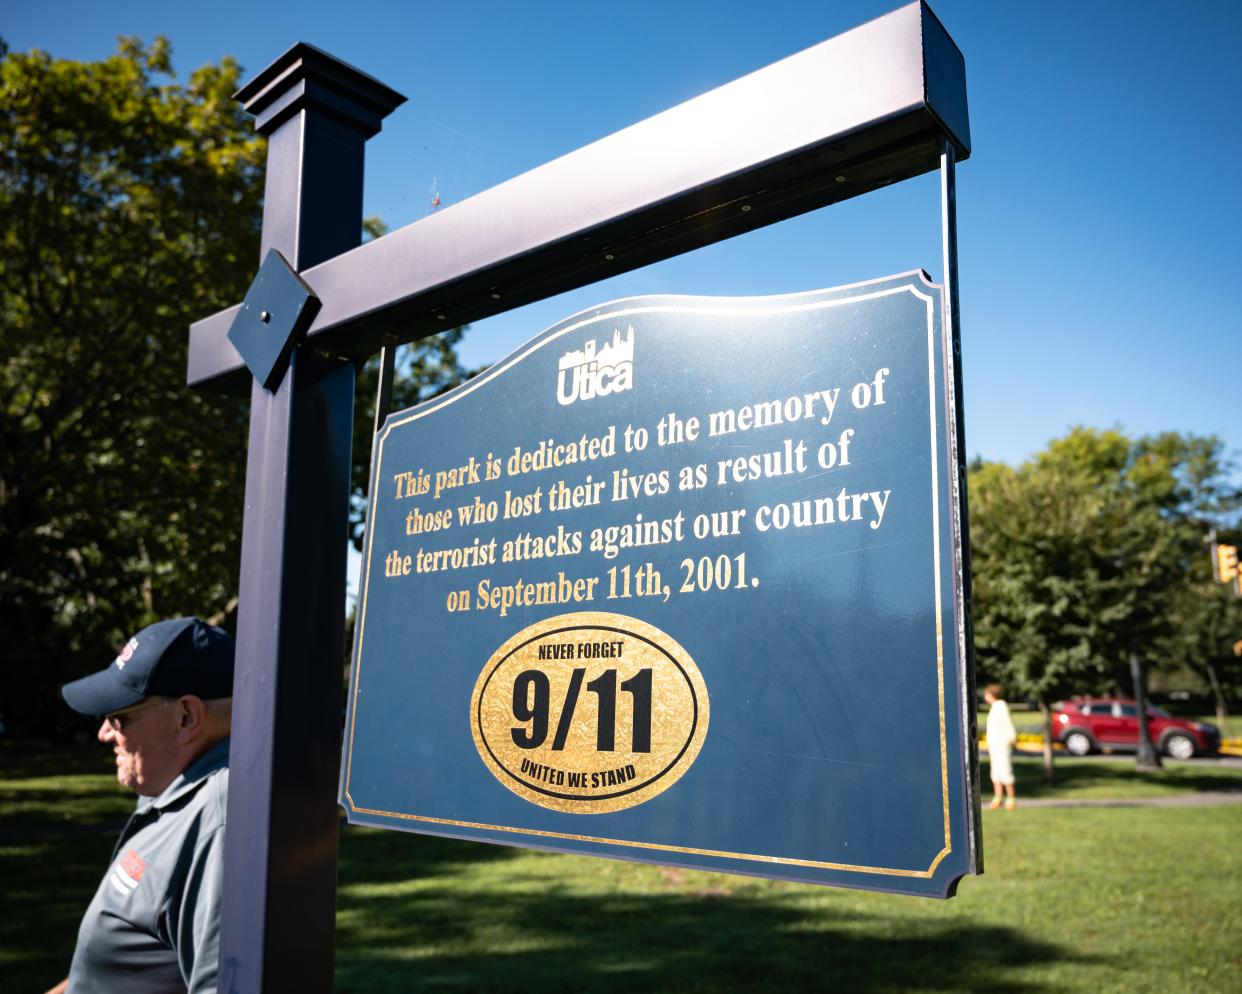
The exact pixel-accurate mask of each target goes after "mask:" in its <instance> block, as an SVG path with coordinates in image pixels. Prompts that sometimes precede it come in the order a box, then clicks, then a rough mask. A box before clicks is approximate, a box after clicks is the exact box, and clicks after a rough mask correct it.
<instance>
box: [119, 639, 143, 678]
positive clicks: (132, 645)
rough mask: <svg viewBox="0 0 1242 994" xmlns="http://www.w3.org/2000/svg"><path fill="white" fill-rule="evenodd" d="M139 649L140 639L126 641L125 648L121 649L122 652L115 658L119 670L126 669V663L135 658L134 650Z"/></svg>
mask: <svg viewBox="0 0 1242 994" xmlns="http://www.w3.org/2000/svg"><path fill="white" fill-rule="evenodd" d="M137 649H138V640H137V639H136V638H134V639H130V640H129V641H128V642H126V643H125V648H124V649H122V650H121V654H120V655H119V656H117V657H116V659H114V660H113V662H114V663H115V664H116V668H117V669H118V670H123V669H125V664H126V663H128V662H129V661H130V660H131V659H133V658H134V652H135V651H137Z"/></svg>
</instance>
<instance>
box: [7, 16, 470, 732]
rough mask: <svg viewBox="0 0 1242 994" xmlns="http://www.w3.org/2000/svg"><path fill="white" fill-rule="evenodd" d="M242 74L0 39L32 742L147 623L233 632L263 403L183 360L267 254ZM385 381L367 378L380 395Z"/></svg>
mask: <svg viewBox="0 0 1242 994" xmlns="http://www.w3.org/2000/svg"><path fill="white" fill-rule="evenodd" d="M240 73H241V71H240V68H239V66H238V65H237V63H236V62H234V61H233V60H232V59H224V60H223V61H222V62H221V63H219V64H218V65H207V66H204V67H202V68H201V69H198V70H197V71H195V72H194V73H192V74H191V75H190V77H189V79H188V80H187V81H185V82H180V81H178V79H177V77H176V75H175V73H174V72H173V69H172V63H171V48H170V46H169V44H168V42H167V41H166V40H165V39H163V38H159V39H157V40H156V41H155V42H154V43H153V44H151V45H149V46H147V45H144V44H142V43H141V42H139V41H137V40H135V39H128V38H125V39H121V42H120V45H119V47H118V51H117V53H116V54H115V55H113V56H111V57H110V58H108V59H105V60H103V61H100V62H89V63H86V62H74V61H68V60H59V59H53V58H52V57H51V56H49V55H47V54H46V53H43V52H38V51H35V52H29V53H10V52H8V51H7V48H5V47H4V46H3V43H0V631H3V633H4V638H5V643H6V645H5V659H6V664H7V665H6V668H5V669H6V677H7V680H6V684H5V690H4V700H3V701H0V710H3V711H4V712H5V718H6V722H7V724H8V725H9V726H10V727H11V728H13V729H15V730H16V731H18V732H19V733H22V732H29V731H33V730H42V731H45V732H46V731H47V730H48V729H50V728H51V727H53V724H55V723H60V722H63V721H64V720H65V719H66V717H67V714H66V711H65V709H64V708H63V706H61V705H60V703H59V701H58V695H57V688H58V686H59V685H60V684H61V683H63V682H64V681H66V680H68V679H72V678H74V677H76V676H78V675H80V674H82V673H85V672H89V671H92V670H96V669H98V668H99V667H100V666H101V665H102V664H103V663H106V662H107V661H108V659H109V658H110V647H111V649H119V648H120V647H121V645H122V644H123V642H124V640H125V639H126V638H127V637H128V636H129V635H130V634H132V633H133V632H134V631H135V630H137V629H138V628H140V627H142V626H144V625H146V624H148V623H150V622H152V621H155V620H157V619H159V618H162V617H168V616H170V615H176V614H191V613H193V614H199V615H202V616H205V617H211V618H212V619H213V620H217V621H221V622H223V623H225V624H231V623H232V615H233V611H234V610H235V608H236V605H237V569H238V562H239V558H240V555H239V553H240V540H241V519H242V509H243V502H244V492H245V487H244V475H245V446H246V425H247V421H248V413H249V412H248V405H247V404H246V402H245V400H244V399H242V398H230V397H221V396H216V395H212V394H210V393H204V392H199V391H190V390H189V389H187V388H186V386H185V367H186V349H187V328H188V326H189V324H190V323H191V322H192V321H194V320H196V319H198V318H201V317H203V316H204V315H207V314H210V313H212V312H214V311H217V310H220V309H221V308H223V307H226V306H229V305H231V304H234V303H236V302H237V301H238V300H240V299H241V298H242V297H243V296H244V294H245V292H246V289H247V288H248V286H249V285H250V282H251V280H252V279H253V277H254V273H255V271H256V269H257V267H258V263H259V258H258V253H259V234H260V224H261V208H262V192H263V165H264V161H265V157H266V152H265V142H264V140H263V139H262V138H260V137H259V136H257V135H256V134H255V132H254V130H253V126H252V123H251V121H250V120H249V118H248V117H246V116H245V115H244V114H243V113H242V112H241V111H240V108H239V107H238V105H237V104H236V103H235V102H234V101H233V99H232V94H233V92H234V91H235V90H236V89H237V86H238V82H239V79H240ZM460 334H461V332H460V330H459V331H456V332H454V333H451V334H450V335H447V336H443V337H441V338H439V339H437V340H435V341H433V342H432V343H430V344H427V345H424V346H420V347H417V348H414V349H413V350H410V351H408V353H407V354H408V356H409V357H410V358H408V359H407V360H406V361H405V362H403V363H402V372H403V373H404V374H405V375H404V377H403V379H401V380H400V382H399V385H398V390H397V394H398V399H399V400H400V401H401V402H406V401H408V400H409V399H410V398H412V397H414V396H417V395H419V394H420V393H421V392H422V391H424V390H425V389H427V388H426V387H425V386H424V385H423V381H422V380H420V379H419V377H421V376H424V375H425V376H427V377H430V378H431V380H432V382H433V386H432V387H431V388H430V389H441V388H443V387H444V386H445V385H446V384H448V383H449V382H450V381H453V378H454V377H455V376H456V375H457V373H456V370H457V367H456V355H455V353H454V351H453V348H454V346H455V344H456V342H457V340H458V339H459V338H460ZM373 391H374V376H373V374H370V373H367V372H366V371H364V374H363V375H362V376H361V377H360V384H359V396H360V403H359V405H358V406H359V408H360V409H362V408H365V407H366V406H367V405H369V404H372V403H373ZM368 392H369V393H370V396H368ZM363 421H365V417H364V418H360V422H363ZM369 451H370V445H369V441H368V444H366V445H360V446H358V448H357V450H356V452H355V461H356V466H355V481H356V483H355V486H356V489H359V488H360V486H361V484H360V482H359V481H361V480H363V479H364V478H365V461H366V458H367V456H368V453H369ZM356 496H357V494H356ZM355 503H356V504H358V502H357V501H356V502H355ZM355 527H357V523H356V522H355ZM345 539H346V535H342V536H341V540H342V541H344V540H345ZM343 607H344V606H343V605H342V608H343ZM19 705H20V707H19Z"/></svg>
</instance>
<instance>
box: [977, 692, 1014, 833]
mask: <svg viewBox="0 0 1242 994" xmlns="http://www.w3.org/2000/svg"><path fill="white" fill-rule="evenodd" d="M983 699H984V700H985V701H987V702H988V704H989V705H990V707H989V708H988V725H987V740H988V765H989V766H990V767H991V773H992V790H993V792H994V795H993V797H992V803H991V804H989V805H988V807H989V808H999V807H1000V806H1001V796H1002V793H1003V794H1006V795H1008V796H1007V797H1006V798H1005V807H1006V809H1007V810H1009V811H1012V810H1013V809H1014V808H1016V807H1017V806H1018V801H1017V799H1016V798H1015V797H1014V793H1013V744H1014V742H1016V741H1017V739H1018V732H1017V730H1016V729H1015V728H1014V727H1013V719H1012V718H1010V717H1009V705H1008V704H1006V703H1005V691H1004V689H1003V688H1002V687H1001V685H1000V684H999V683H993V684H990V685H989V686H988V687H986V688H985V689H984V691H983Z"/></svg>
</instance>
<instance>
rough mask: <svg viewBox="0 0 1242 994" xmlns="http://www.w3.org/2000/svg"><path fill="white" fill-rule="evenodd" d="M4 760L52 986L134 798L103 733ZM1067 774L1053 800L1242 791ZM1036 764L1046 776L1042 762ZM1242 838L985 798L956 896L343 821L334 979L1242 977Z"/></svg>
mask: <svg viewBox="0 0 1242 994" xmlns="http://www.w3.org/2000/svg"><path fill="white" fill-rule="evenodd" d="M96 760H99V761H98V762H96ZM0 762H2V763H3V766H2V768H0V879H3V880H4V894H5V901H4V915H3V918H2V919H0V975H2V976H4V978H5V982H4V989H5V990H13V991H27V990H35V991H38V990H42V989H43V988H44V987H45V986H47V985H49V984H51V983H52V982H54V981H55V980H57V979H59V977H60V976H63V975H64V971H65V969H66V967H67V963H68V957H69V955H70V954H71V951H72V947H73V939H74V934H75V932H76V928H77V921H78V918H79V916H80V915H81V912H82V910H83V908H84V907H85V905H86V903H87V901H88V900H89V897H90V894H91V892H92V891H93V890H94V887H95V885H96V883H97V882H98V880H99V877H100V874H101V872H102V870H103V867H104V863H105V861H106V860H107V858H108V854H109V852H110V851H111V847H112V843H113V841H114V836H113V832H112V829H113V828H115V827H117V826H119V823H120V822H121V821H122V820H123V818H124V815H125V813H126V812H127V811H128V809H129V807H130V801H129V799H127V798H126V796H125V794H124V793H123V792H121V791H120V790H119V788H117V787H116V786H115V784H114V783H112V780H111V776H110V774H109V773H108V763H107V757H101V756H98V755H96V754H94V753H93V752H92V751H89V750H88V751H83V752H81V753H72V754H70V753H57V754H53V755H46V756H36V755H32V754H29V753H23V752H17V751H14V750H13V749H6V750H4V751H0ZM1058 769H1059V770H1060V772H1061V774H1062V786H1061V787H1058V788H1057V790H1056V792H1055V794H1052V795H1049V794H1047V793H1045V794H1044V796H1067V797H1074V796H1076V797H1107V796H1113V797H1115V796H1123V795H1128V796H1134V795H1137V794H1140V793H1152V792H1159V793H1177V792H1185V791H1189V790H1196V789H1197V790H1202V789H1209V790H1211V789H1228V788H1230V787H1235V788H1236V787H1242V771H1239V770H1237V769H1232V770H1230V769H1226V768H1219V767H1203V766H1195V767H1190V766H1185V767H1183V766H1181V765H1178V766H1174V767H1171V768H1170V769H1169V771H1168V772H1166V773H1165V774H1158V775H1154V776H1146V777H1140V776H1139V775H1138V774H1136V773H1135V772H1134V770H1133V766H1132V764H1129V763H1125V762H1120V763H1118V762H1113V761H1108V760H1101V761H1092V760H1086V761H1084V760H1077V761H1073V762H1068V761H1067V762H1058ZM1018 775H1019V778H1020V785H1019V792H1020V796H1022V792H1024V791H1025V794H1026V796H1028V797H1029V796H1034V795H1035V794H1037V793H1039V792H1040V787H1039V785H1038V783H1037V780H1038V776H1039V769H1038V761H1037V760H1026V759H1019V760H1018ZM61 801H64V802H65V806H67V808H68V809H69V814H68V815H66V813H65V812H64V811H62V810H61V808H62V805H61ZM1240 834H1242V806H1237V805H1225V806H1218V807H1185V808H1180V807H1179V808H1126V809H1114V808H1072V809H1049V808H1043V809H1036V808H1026V809H1022V808H1019V810H1018V811H1016V812H1005V811H998V812H991V811H989V812H985V814H984V848H985V857H986V861H987V871H988V872H987V873H986V874H985V875H984V876H983V877H980V878H977V879H972V878H968V879H966V880H964V881H963V882H962V884H961V888H960V891H959V894H958V897H957V898H955V899H953V900H951V901H947V902H939V901H931V900H926V899H918V898H898V897H888V896H884V895H877V894H866V893H861V892H854V891H844V890H835V889H830V888H821V887H812V886H806V885H796V884H783V883H776V882H770V881H764V880H757V879H750V878H743V877H730V876H724V875H720V874H706V873H699V872H691V871H683V870H676V869H669V868H661V867H653V866H644V865H641V864H636V863H623V862H617V861H612V860H593V859H587V858H583V857H573V856H561V855H553V854H545V853H536V852H528V851H522V850H516V849H505V848H500V847H495V846H483V845H476V844H470V843H462V842H453V841H449V840H442V839H434V838H427V837H420V836H415V835H406V834H403V833H397V832H381V831H376V830H366V829H353V828H346V829H344V830H343V832H342V844H341V869H340V898H339V913H338V937H337V989H338V990H339V991H342V992H378V991H385V992H388V991H397V992H400V991H406V990H417V991H539V992H543V994H546V992H555V991H564V992H571V991H596V990H598V991H617V992H620V991H626V992H632V991H685V992H691V991H703V992H708V991H711V992H717V991H782V992H785V991H791V990H794V991H802V990H816V991H820V990H823V991H841V992H855V991H858V992H868V991H893V992H898V991H918V992H924V991H946V992H947V991H959V990H979V991H988V992H1014V994H1017V992H1036V991H1049V992H1052V991H1056V992H1058V994H1061V992H1066V991H1069V992H1074V991H1084V992H1085V991H1091V992H1101V991H1125V992H1141V991H1153V992H1154V991H1161V992H1175V991H1187V992H1199V991H1211V992H1229V991H1235V992H1242V945H1240V944H1239V942H1238V936H1239V934H1240V933H1242V885H1240V882H1242V844H1240V839H1239V835H1240Z"/></svg>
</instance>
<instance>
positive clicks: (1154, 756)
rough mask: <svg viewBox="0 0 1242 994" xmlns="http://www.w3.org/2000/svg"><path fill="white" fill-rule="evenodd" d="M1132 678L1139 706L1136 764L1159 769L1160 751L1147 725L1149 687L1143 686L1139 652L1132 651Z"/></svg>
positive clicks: (1161, 765)
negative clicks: (1154, 743) (1157, 749)
mask: <svg viewBox="0 0 1242 994" xmlns="http://www.w3.org/2000/svg"><path fill="white" fill-rule="evenodd" d="M1130 679H1131V680H1132V681H1133V683H1134V703H1135V704H1136V705H1137V706H1138V727H1139V742H1138V755H1137V756H1136V757H1135V761H1134V765H1135V766H1137V767H1138V768H1139V769H1140V770H1159V769H1161V768H1162V767H1163V764H1162V763H1161V762H1160V753H1158V752H1157V751H1156V749H1155V746H1153V745H1152V741H1151V729H1149V728H1148V727H1147V689H1146V688H1145V687H1144V686H1143V663H1142V661H1141V660H1140V659H1139V655H1138V653H1137V652H1133V651H1132V652H1131V653H1130Z"/></svg>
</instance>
